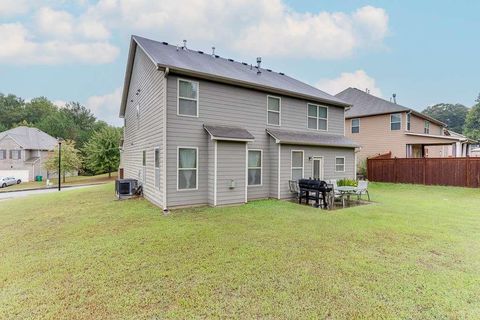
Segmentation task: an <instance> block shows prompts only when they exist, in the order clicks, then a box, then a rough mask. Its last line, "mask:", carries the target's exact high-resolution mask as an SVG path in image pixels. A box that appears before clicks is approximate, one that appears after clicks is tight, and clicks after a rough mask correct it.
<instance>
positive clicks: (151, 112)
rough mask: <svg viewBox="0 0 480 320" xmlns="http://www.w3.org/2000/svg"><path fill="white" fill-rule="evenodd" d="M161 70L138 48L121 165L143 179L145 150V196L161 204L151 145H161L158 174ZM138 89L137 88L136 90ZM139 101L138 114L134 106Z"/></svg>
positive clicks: (131, 175)
mask: <svg viewBox="0 0 480 320" xmlns="http://www.w3.org/2000/svg"><path fill="white" fill-rule="evenodd" d="M164 84H165V79H164V72H163V71H159V70H157V69H156V67H155V65H154V64H153V63H152V61H151V60H150V59H149V58H148V57H147V56H146V55H145V53H143V51H142V50H140V49H137V51H136V53H135V59H134V65H133V70H132V77H131V81H130V87H129V91H128V98H127V105H126V110H125V128H124V144H123V152H122V165H123V167H124V176H125V178H134V179H139V180H141V179H142V177H141V176H142V172H143V166H142V151H143V150H145V151H146V155H147V159H146V160H147V161H146V177H145V183H144V185H143V193H144V196H145V197H146V198H147V199H148V200H150V201H152V202H153V203H155V204H157V205H159V206H162V205H163V204H164V201H163V188H162V183H161V181H162V178H161V177H160V185H159V186H157V187H155V163H154V149H155V148H159V149H160V175H161V174H162V173H163V157H164V156H165V153H164V150H163V143H162V140H163V120H164V119H163V117H164V110H165V108H164V106H163V104H164V94H165V88H164ZM138 90H140V91H138ZM137 105H140V116H139V117H138V118H137V110H136V106H137Z"/></svg>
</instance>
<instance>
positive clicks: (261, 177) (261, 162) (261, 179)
mask: <svg viewBox="0 0 480 320" xmlns="http://www.w3.org/2000/svg"><path fill="white" fill-rule="evenodd" d="M250 151H260V167H250V166H249V165H248V159H249V158H250V157H247V181H246V182H247V185H248V186H249V187H261V186H262V185H263V150H262V149H248V152H250ZM250 169H260V184H248V170H250Z"/></svg>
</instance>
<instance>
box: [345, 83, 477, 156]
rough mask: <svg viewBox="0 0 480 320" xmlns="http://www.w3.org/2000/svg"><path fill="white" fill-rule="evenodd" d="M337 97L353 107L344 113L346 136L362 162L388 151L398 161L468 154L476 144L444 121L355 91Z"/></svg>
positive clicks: (348, 91) (347, 90) (352, 89)
mask: <svg viewBox="0 0 480 320" xmlns="http://www.w3.org/2000/svg"><path fill="white" fill-rule="evenodd" d="M336 96H337V97H338V98H340V99H342V100H344V101H346V102H348V103H350V104H351V105H352V107H351V108H350V109H349V110H347V111H346V112H345V136H346V137H349V138H351V139H352V140H354V141H355V142H357V143H358V144H360V145H361V146H362V147H361V149H360V151H359V152H358V153H357V158H358V160H359V161H361V160H364V159H365V158H367V157H372V156H376V155H380V154H386V153H389V152H390V153H391V156H392V157H397V158H422V157H431V158H435V157H461V156H467V155H469V152H470V143H472V142H473V141H471V140H469V139H468V138H466V137H465V136H463V135H460V134H458V133H455V132H452V131H449V130H448V129H447V128H446V125H445V124H444V123H442V122H441V121H438V120H436V119H433V118H431V117H429V116H426V115H424V114H422V113H420V112H418V111H415V110H412V109H410V108H407V107H404V106H401V105H399V104H396V103H394V102H390V101H387V100H384V99H381V98H378V97H375V96H373V95H371V94H369V93H367V92H364V91H362V90H359V89H356V88H348V89H345V90H344V91H342V92H340V93H338V94H337V95H336Z"/></svg>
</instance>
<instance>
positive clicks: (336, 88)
mask: <svg viewBox="0 0 480 320" xmlns="http://www.w3.org/2000/svg"><path fill="white" fill-rule="evenodd" d="M315 86H316V87H317V88H319V89H320V90H323V91H325V92H328V93H330V94H333V95H335V94H337V93H339V92H340V91H343V90H345V89H347V88H348V87H352V88H357V89H360V90H365V89H368V90H370V93H371V94H373V95H374V96H377V97H381V96H382V91H381V90H380V88H379V87H377V84H376V82H375V79H374V78H372V77H370V76H369V75H368V74H367V73H366V72H365V71H363V70H357V71H355V72H351V73H349V72H344V73H342V74H340V76H339V77H337V78H335V79H321V80H320V81H318V82H317V83H316V85H315Z"/></svg>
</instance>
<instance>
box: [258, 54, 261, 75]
mask: <svg viewBox="0 0 480 320" xmlns="http://www.w3.org/2000/svg"><path fill="white" fill-rule="evenodd" d="M261 65H262V57H257V74H260V73H262V71H260V66H261Z"/></svg>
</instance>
